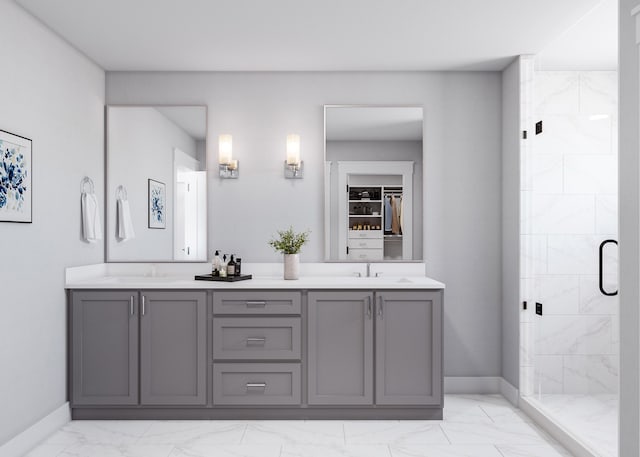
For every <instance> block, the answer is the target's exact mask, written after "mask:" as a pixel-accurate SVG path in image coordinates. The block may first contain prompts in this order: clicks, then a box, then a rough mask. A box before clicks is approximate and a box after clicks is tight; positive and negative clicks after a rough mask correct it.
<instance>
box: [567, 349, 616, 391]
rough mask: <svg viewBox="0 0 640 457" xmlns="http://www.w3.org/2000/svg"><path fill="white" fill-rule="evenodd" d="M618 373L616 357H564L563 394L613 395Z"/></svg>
mask: <svg viewBox="0 0 640 457" xmlns="http://www.w3.org/2000/svg"><path fill="white" fill-rule="evenodd" d="M619 371H620V370H619V363H618V356H617V355H572V356H565V357H564V390H565V392H564V393H570V394H603V393H615V392H617V391H618V375H619Z"/></svg>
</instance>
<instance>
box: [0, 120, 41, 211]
mask: <svg viewBox="0 0 640 457" xmlns="http://www.w3.org/2000/svg"><path fill="white" fill-rule="evenodd" d="M32 147H33V142H32V141H31V139H29V138H26V137H23V136H20V135H16V134H14V133H11V132H7V131H5V130H0V222H19V223H26V224H31V223H32V221H33V208H32V204H33V181H32V175H33V161H32V160H33V154H32Z"/></svg>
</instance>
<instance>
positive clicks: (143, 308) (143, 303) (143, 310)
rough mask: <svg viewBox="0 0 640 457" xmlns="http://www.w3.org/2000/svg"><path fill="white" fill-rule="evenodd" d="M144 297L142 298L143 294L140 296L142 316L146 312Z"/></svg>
mask: <svg viewBox="0 0 640 457" xmlns="http://www.w3.org/2000/svg"><path fill="white" fill-rule="evenodd" d="M144 305H145V299H144V295H143V296H142V315H143V316H144V315H145V314H146V312H145V306H144Z"/></svg>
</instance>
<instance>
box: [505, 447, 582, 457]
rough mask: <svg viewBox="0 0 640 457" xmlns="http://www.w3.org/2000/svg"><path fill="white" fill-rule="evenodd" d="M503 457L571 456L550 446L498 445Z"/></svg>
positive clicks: (558, 448)
mask: <svg viewBox="0 0 640 457" xmlns="http://www.w3.org/2000/svg"><path fill="white" fill-rule="evenodd" d="M497 448H498V450H499V451H500V452H501V454H502V455H503V456H504V457H571V454H570V453H569V452H567V451H565V450H564V449H562V448H561V447H559V446H553V445H551V444H525V445H522V444H516V445H498V446H497Z"/></svg>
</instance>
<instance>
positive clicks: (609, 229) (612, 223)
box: [596, 194, 618, 233]
mask: <svg viewBox="0 0 640 457" xmlns="http://www.w3.org/2000/svg"><path fill="white" fill-rule="evenodd" d="M596 233H618V196H617V195H615V194H612V195H596Z"/></svg>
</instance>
